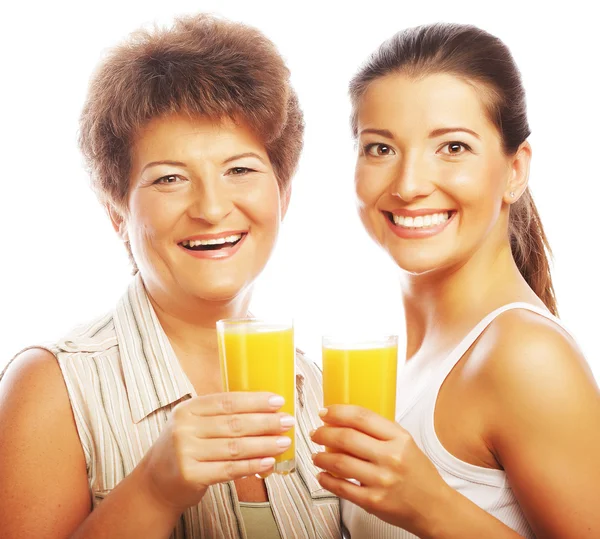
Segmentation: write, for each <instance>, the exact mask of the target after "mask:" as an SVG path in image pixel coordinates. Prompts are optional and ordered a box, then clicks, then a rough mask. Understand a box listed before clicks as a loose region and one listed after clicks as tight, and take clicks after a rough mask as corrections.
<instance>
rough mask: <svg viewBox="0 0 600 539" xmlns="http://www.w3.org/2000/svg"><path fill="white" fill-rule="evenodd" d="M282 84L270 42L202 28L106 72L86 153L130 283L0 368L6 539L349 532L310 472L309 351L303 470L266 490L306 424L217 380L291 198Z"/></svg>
mask: <svg viewBox="0 0 600 539" xmlns="http://www.w3.org/2000/svg"><path fill="white" fill-rule="evenodd" d="M288 79H289V73H288V70H287V68H286V67H285V65H284V63H283V61H282V59H281V57H280V56H279V54H278V53H277V51H276V49H275V47H274V46H273V44H272V43H271V42H270V41H268V40H267V39H266V38H265V37H264V36H263V35H262V34H260V33H259V32H258V31H256V30H254V29H251V28H248V27H246V26H243V25H241V24H234V23H230V22H226V21H223V20H219V19H215V18H211V17H207V16H197V17H190V18H182V19H179V20H177V21H176V23H175V24H174V26H173V27H172V28H170V29H167V30H158V29H156V30H153V31H150V32H146V31H144V32H138V33H136V34H133V35H132V36H131V37H130V39H129V40H128V41H127V42H126V43H124V44H123V45H121V46H119V47H117V48H115V49H114V50H112V51H111V53H110V54H109V55H108V57H107V58H106V60H105V61H104V62H103V64H102V66H101V67H100V69H99V71H98V72H97V73H96V75H95V77H94V79H93V81H92V84H91V86H90V91H89V95H88V98H87V102H86V104H85V108H84V111H83V114H82V116H81V139H80V144H81V148H82V151H83V154H84V156H85V158H86V160H87V163H88V165H89V168H90V170H91V173H92V180H93V185H94V187H95V189H96V191H97V193H98V195H99V198H100V200H101V201H102V203H103V204H104V205H105V207H106V209H107V211H108V213H109V215H110V217H111V220H112V223H113V225H114V228H115V229H116V231H117V232H118V234H119V236H120V237H121V238H122V240H123V242H124V243H125V245H126V247H127V249H128V250H129V253H130V255H131V258H132V261H133V263H134V268H135V277H134V279H133V282H132V284H131V286H130V287H129V289H128V290H127V292H126V294H125V295H124V296H123V297H122V299H121V300H120V301H119V303H118V304H117V306H116V308H115V309H114V310H113V311H112V312H110V313H108V314H107V315H105V316H103V317H102V318H99V319H98V320H96V321H94V322H92V323H91V324H88V325H86V326H83V327H81V328H79V329H78V330H76V331H74V332H72V333H70V334H69V335H67V336H66V337H64V338H63V339H60V340H59V341H57V342H56V343H55V344H54V345H52V346H48V347H44V348H40V347H33V348H31V349H29V350H26V351H24V352H22V353H21V354H19V355H18V356H17V357H16V359H15V360H14V361H13V362H12V363H11V365H10V366H9V367H8V369H7V371H5V373H4V375H3V377H2V379H1V382H0V431H1V432H3V444H2V445H3V447H2V459H0V522H2V534H3V537H5V538H7V539H8V538H23V537H42V536H43V537H48V538H59V537H67V536H69V537H77V538H83V537H86V538H87V537H89V538H91V537H111V538H113V539H115V538H119V537H127V538H130V537H144V538H148V539H150V538H166V537H169V536H170V537H176V538H184V537H207V538H208V537H219V538H223V537H225V538H234V537H235V538H237V537H258V536H259V535H260V536H261V538H263V539H266V538H271V537H300V536H302V537H313V538H317V537H318V538H323V537H339V535H340V529H339V526H340V525H339V509H338V502H337V498H335V497H334V496H332V495H331V494H330V493H329V492H327V491H326V490H324V489H322V488H321V487H320V485H319V484H318V482H317V481H316V479H315V473H316V469H315V468H314V466H313V464H312V462H311V459H310V454H311V452H313V451H314V450H315V446H313V445H312V442H311V441H310V439H309V435H308V432H309V431H311V430H312V429H314V428H316V424H317V418H318V416H317V411H318V402H317V399H316V397H315V395H318V394H320V379H319V373H318V370H316V369H315V368H314V367H313V366H312V365H311V364H309V363H308V362H307V361H306V360H305V359H303V357H302V356H299V357H298V364H297V369H298V372H299V376H298V380H297V383H298V395H299V402H298V410H299V411H298V414H297V418H296V421H297V423H298V424H297V427H298V459H297V460H298V469H297V472H296V473H293V474H291V475H289V476H279V475H271V476H269V477H267V479H266V480H262V479H259V478H258V477H256V476H255V474H258V473H260V474H261V475H265V473H268V472H269V470H270V469H271V467H272V466H273V463H274V457H275V456H276V455H278V454H281V453H283V452H284V451H285V450H286V448H287V447H289V445H290V443H291V440H290V438H289V437H287V436H286V435H285V434H286V432H288V431H289V429H290V428H291V427H292V426H293V425H294V418H293V417H290V416H288V415H286V414H283V413H280V412H278V410H279V409H280V407H281V406H282V404H283V399H282V398H281V397H280V396H278V395H272V394H266V393H237V394H236V393H233V394H225V393H223V392H222V385H221V378H220V372H219V361H218V351H217V339H216V334H215V322H216V321H217V320H218V319H221V318H230V317H238V316H246V315H247V313H248V304H249V301H250V295H251V289H252V283H253V281H254V280H255V279H256V277H257V276H258V274H259V273H260V272H261V270H262V269H263V267H264V266H265V264H266V262H267V260H268V259H269V255H270V254H271V251H272V249H273V246H274V244H275V240H276V238H277V234H278V230H279V226H280V222H281V219H282V217H283V215H284V214H285V212H286V209H287V206H288V202H289V196H290V181H291V177H292V174H293V171H294V169H295V167H296V164H297V161H298V158H299V154H300V150H301V146H302V133H303V123H302V114H301V112H300V109H299V107H298V103H297V100H296V96H295V94H294V92H293V90H292V88H291V87H290V84H289V80H288ZM92 509H93V511H92Z"/></svg>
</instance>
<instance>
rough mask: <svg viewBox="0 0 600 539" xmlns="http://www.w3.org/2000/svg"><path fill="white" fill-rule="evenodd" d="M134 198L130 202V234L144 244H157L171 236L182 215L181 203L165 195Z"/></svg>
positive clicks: (173, 197)
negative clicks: (178, 218)
mask: <svg viewBox="0 0 600 539" xmlns="http://www.w3.org/2000/svg"><path fill="white" fill-rule="evenodd" d="M152 195H154V193H152V194H149V195H148V196H137V197H132V198H131V201H130V214H131V216H130V220H129V225H130V226H129V230H130V234H134V235H135V236H136V237H137V238H138V240H139V241H141V242H142V243H155V242H158V241H160V239H161V238H163V237H166V236H169V235H170V234H171V233H172V232H173V230H174V228H175V224H176V222H177V217H178V216H180V215H181V207H182V204H181V201H179V200H178V199H177V197H176V196H173V195H165V194H164V193H160V194H156V196H152Z"/></svg>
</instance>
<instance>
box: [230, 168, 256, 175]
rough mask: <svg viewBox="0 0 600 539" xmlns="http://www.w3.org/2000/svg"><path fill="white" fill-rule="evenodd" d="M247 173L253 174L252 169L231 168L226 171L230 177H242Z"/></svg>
mask: <svg viewBox="0 0 600 539" xmlns="http://www.w3.org/2000/svg"><path fill="white" fill-rule="evenodd" d="M249 172H254V169H252V168H248V167H233V168H230V169H229V170H228V171H227V174H229V175H231V176H243V175H244V174H248V173H249Z"/></svg>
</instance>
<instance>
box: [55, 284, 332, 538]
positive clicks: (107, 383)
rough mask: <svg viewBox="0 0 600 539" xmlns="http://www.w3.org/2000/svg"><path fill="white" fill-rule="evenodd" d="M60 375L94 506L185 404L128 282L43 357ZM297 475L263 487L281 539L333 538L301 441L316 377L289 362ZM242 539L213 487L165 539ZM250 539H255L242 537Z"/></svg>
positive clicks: (140, 296)
mask: <svg viewBox="0 0 600 539" xmlns="http://www.w3.org/2000/svg"><path fill="white" fill-rule="evenodd" d="M49 349H50V350H51V351H52V352H53V353H54V354H55V356H56V358H57V360H58V363H59V365H60V368H61V370H62V373H63V376H64V379H65V382H66V385H67V390H68V394H69V398H70V401H71V406H72V409H73V413H74V417H75V422H76V425H77V430H78V433H79V437H80V440H81V444H82V446H83V450H84V452H85V459H86V463H87V473H88V478H89V485H90V492H91V496H92V499H93V504H94V506H96V505H97V504H98V503H100V502H101V500H102V499H103V498H105V497H106V496H108V495H109V494H110V491H111V489H113V488H114V487H115V486H116V485H117V484H118V483H119V482H120V481H121V480H123V478H125V477H126V476H127V475H128V474H129V473H131V471H132V470H133V469H134V468H135V466H136V465H137V464H138V462H139V461H140V460H141V459H142V457H143V456H144V454H145V453H146V452H147V451H148V449H149V448H150V446H151V445H152V444H153V443H154V441H155V440H156V439H157V438H158V436H159V434H160V432H161V430H162V428H163V426H164V425H165V422H166V421H167V419H168V417H169V414H170V412H171V410H172V409H173V407H174V406H175V405H176V404H177V403H178V402H180V401H181V400H182V399H188V398H190V397H191V396H193V395H194V394H195V393H194V388H193V387H192V385H191V383H190V381H189V380H188V378H187V377H186V375H185V373H184V372H183V369H182V368H181V366H180V365H179V362H178V361H177V358H176V357H175V354H174V352H173V350H172V348H171V345H170V343H169V340H168V339H167V336H166V335H165V333H164V331H163V330H162V327H161V325H160V323H159V321H158V319H157V317H156V314H155V312H154V310H153V308H152V306H151V304H150V301H149V299H148V297H147V295H146V291H145V288H144V285H143V282H142V280H141V277H140V276H139V274H138V276H136V277H135V278H134V280H133V282H132V284H131V285H130V287H129V289H128V291H127V293H126V294H125V295H124V296H123V298H122V299H121V300H120V301H119V303H118V305H117V307H116V309H115V310H114V312H112V313H110V314H109V315H107V316H104V317H103V318H101V319H99V320H97V321H95V322H93V323H92V324H89V325H87V326H85V327H82V328H80V329H78V330H75V331H74V332H72V333H71V334H70V335H68V336H67V337H66V338H65V339H63V340H61V341H60V342H58V343H57V344H56V345H54V346H52V347H50V348H49ZM297 374H298V376H297V382H298V384H297V385H298V405H297V414H296V415H297V424H298V427H297V429H296V431H297V440H296V447H297V456H296V461H297V462H296V464H297V470H296V472H295V473H292V474H290V475H288V476H279V475H271V476H270V477H268V478H267V479H266V481H265V483H266V488H267V492H268V495H269V500H270V502H271V507H272V510H273V515H274V517H275V521H276V523H277V527H278V529H279V532H280V534H281V537H284V538H311V539H326V538H339V537H341V530H340V512H339V503H338V500H337V498H336V497H335V496H333V495H332V494H331V493H329V492H328V491H326V490H324V489H322V488H321V486H320V485H319V483H318V482H317V480H316V477H315V476H316V474H317V473H318V471H319V470H318V469H317V468H315V466H314V465H313V463H312V459H311V456H310V455H311V453H313V452H315V451H317V450H318V449H320V448H319V447H318V446H315V445H314V444H313V443H312V441H311V440H310V437H309V432H310V431H311V430H312V429H315V428H317V426H319V425H320V424H321V422H320V421H319V418H318V410H319V408H320V406H321V403H322V391H321V375H320V371H319V369H318V368H317V367H316V365H314V364H313V363H312V362H310V361H308V360H307V359H306V358H305V357H304V356H303V354H302V353H300V352H299V353H298V355H297ZM246 537H248V535H247V533H246V530H245V527H244V520H243V518H242V513H241V510H240V504H239V501H238V498H237V494H236V490H235V487H234V484H233V483H224V484H219V485H215V486H213V487H211V488H210V489H209V490H208V492H207V493H206V495H205V496H204V498H203V499H202V501H201V503H200V504H199V505H198V506H196V507H192V508H189V509H188V510H186V511H185V513H184V514H183V515H182V516H181V519H180V520H179V522H178V524H177V527H176V529H175V530H174V531H173V534H172V535H171V538H172V539H184V538H186V539H188V538H219V539H233V538H246ZM248 539H253V538H250V537H248Z"/></svg>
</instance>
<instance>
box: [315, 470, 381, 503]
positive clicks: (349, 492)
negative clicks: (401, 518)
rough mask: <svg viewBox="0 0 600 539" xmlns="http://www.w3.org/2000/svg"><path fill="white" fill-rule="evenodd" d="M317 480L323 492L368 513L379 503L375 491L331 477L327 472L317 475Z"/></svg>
mask: <svg viewBox="0 0 600 539" xmlns="http://www.w3.org/2000/svg"><path fill="white" fill-rule="evenodd" d="M317 480H318V481H319V483H320V484H321V486H322V487H323V488H324V489H325V490H328V491H329V492H331V493H332V494H335V495H336V496H337V497H338V498H343V499H344V500H348V501H349V502H352V503H354V504H356V505H358V506H359V507H362V508H363V509H366V510H367V511H369V512H373V508H375V507H377V504H378V503H379V501H380V498H379V497H378V496H379V495H378V494H377V491H376V490H374V489H371V488H369V487H366V486H362V485H355V484H354V483H351V482H350V481H348V480H346V479H340V478H338V477H333V476H332V475H331V474H328V473H327V472H321V473H320V474H318V475H317Z"/></svg>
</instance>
